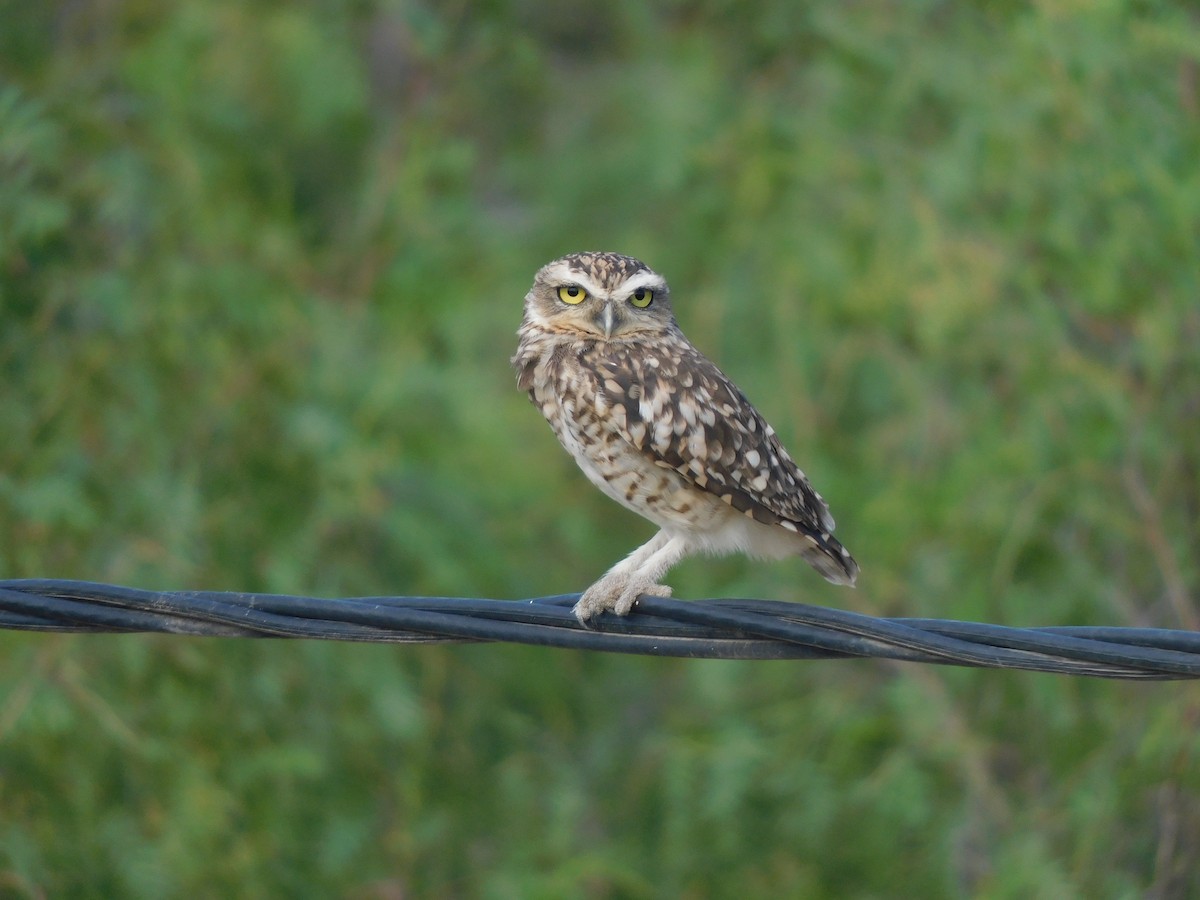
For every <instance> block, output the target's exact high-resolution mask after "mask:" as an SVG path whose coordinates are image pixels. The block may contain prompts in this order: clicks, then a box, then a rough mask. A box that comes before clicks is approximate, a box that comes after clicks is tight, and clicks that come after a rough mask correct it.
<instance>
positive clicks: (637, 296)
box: [629, 288, 654, 309]
mask: <svg viewBox="0 0 1200 900" xmlns="http://www.w3.org/2000/svg"><path fill="white" fill-rule="evenodd" d="M653 299H654V291H652V290H650V289H649V288H638V289H637V290H636V291H634V292H633V294H632V295H631V296H630V298H629V302H630V303H632V304H633V305H634V306H636V307H637V308H638V309H645V308H646V307H647V306H649V305H650V301H651V300H653Z"/></svg>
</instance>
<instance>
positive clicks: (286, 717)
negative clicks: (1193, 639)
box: [0, 0, 1200, 898]
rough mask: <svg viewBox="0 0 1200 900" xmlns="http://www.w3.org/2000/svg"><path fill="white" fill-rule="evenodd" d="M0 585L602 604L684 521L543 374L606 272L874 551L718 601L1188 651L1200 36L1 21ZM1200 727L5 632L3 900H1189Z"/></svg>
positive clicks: (607, 668)
mask: <svg viewBox="0 0 1200 900" xmlns="http://www.w3.org/2000/svg"><path fill="white" fill-rule="evenodd" d="M0 23H3V24H2V25H0V577H34V576H44V577H64V578H83V579H91V580H99V581H110V582H116V583H123V584H130V585H136V586H140V587H149V588H210V589H244V590H261V591H282V592H294V593H306V594H316V595H322V596H339V595H343V596H344V595H354V594H376V593H386V594H431V595H460V596H480V597H500V598H519V597H526V596H537V595H544V594H550V593H558V592H567V591H572V590H579V589H581V588H582V587H584V586H586V585H587V584H588V583H589V581H590V579H592V578H594V577H595V576H596V575H598V574H599V573H600V572H601V571H602V570H603V569H604V568H605V567H606V566H608V565H609V564H610V563H612V562H613V561H614V560H615V559H617V558H618V557H620V556H621V555H622V554H623V553H625V552H626V551H627V550H629V549H630V548H631V547H632V546H633V545H634V544H635V543H636V542H639V541H641V540H643V539H645V537H647V536H648V535H649V534H650V532H651V529H650V526H648V525H647V524H645V523H643V522H641V521H640V520H637V519H636V518H635V517H634V516H633V515H632V514H630V513H627V512H625V511H624V510H622V509H620V508H619V507H617V506H616V505H615V504H612V503H611V502H609V501H608V500H606V499H605V498H603V497H602V496H601V495H600V494H599V493H598V492H597V491H595V490H593V489H592V488H591V487H590V486H589V485H587V484H586V483H585V481H584V479H583V478H582V477H581V476H580V475H579V474H578V473H577V472H576V471H575V470H574V468H573V466H572V464H571V462H570V460H569V459H568V458H567V457H566V455H565V454H564V453H563V452H562V451H561V450H560V448H559V447H558V446H557V444H556V443H555V441H554V439H553V437H552V436H551V434H550V431H549V429H548V428H547V427H546V426H545V424H544V423H543V422H542V421H541V419H540V417H539V416H538V415H537V413H536V412H535V411H534V410H533V409H532V408H531V407H530V406H529V405H528V403H527V401H526V400H525V399H524V398H523V397H522V396H520V395H519V394H518V393H517V391H516V389H515V386H514V383H513V377H512V373H511V372H510V370H509V368H508V361H507V360H508V356H509V354H510V353H511V350H512V347H513V345H514V341H515V338H514V335H513V332H514V329H515V328H516V325H517V322H518V319H519V315H520V308H521V298H522V296H523V295H524V293H525V291H526V290H527V288H528V285H529V282H530V279H531V277H532V275H533V272H534V271H535V270H536V269H537V267H538V266H540V265H541V264H542V263H543V262H545V261H546V260H548V259H550V258H552V257H554V256H557V255H559V254H561V253H563V252H567V251H571V250H578V249H613V250H619V251H622V252H626V253H630V254H633V255H637V256H640V257H642V258H644V259H646V260H648V261H649V262H650V263H651V264H652V265H654V266H655V267H656V268H657V269H659V270H660V271H662V272H663V273H665V274H666V275H667V276H668V277H669V278H670V279H671V280H672V284H673V287H674V292H675V296H676V307H677V313H678V316H679V319H680V321H681V324H682V325H683V327H684V329H685V330H686V331H687V333H688V334H689V335H690V336H691V338H692V339H693V340H694V341H695V343H697V344H698V345H699V346H700V347H701V348H703V349H704V350H705V351H706V352H708V353H709V354H710V355H711V356H712V357H713V358H715V359H716V360H717V361H718V362H719V364H721V365H722V366H723V367H724V368H725V369H726V370H727V371H728V372H729V373H730V374H731V375H732V376H733V377H734V378H735V379H736V380H737V381H738V382H739V383H740V384H741V386H742V387H743V388H744V390H745V391H746V392H747V393H748V394H749V395H750V397H751V398H752V399H754V400H755V402H756V403H757V404H758V405H759V406H760V407H761V408H762V409H763V410H764V412H765V413H766V414H767V416H768V417H769V418H770V419H771V420H772V421H773V422H774V424H775V425H776V427H777V428H778V429H779V430H780V431H781V433H782V434H783V435H784V438H785V441H786V442H787V443H788V445H789V446H790V447H791V448H792V449H793V451H794V453H795V455H796V456H797V457H798V458H799V459H800V460H801V461H802V462H803V464H804V466H805V468H806V469H807V470H808V471H809V473H810V474H811V475H812V476H813V478H814V480H815V482H816V483H817V485H818V486H819V488H820V489H821V490H822V491H823V492H824V494H825V496H826V497H828V498H829V499H830V501H831V503H832V506H833V509H834V512H835V513H836V515H837V517H838V520H839V522H840V523H841V527H840V529H839V535H841V536H842V537H843V539H844V540H845V541H846V543H847V544H848V546H850V547H851V548H852V549H853V551H854V553H855V555H856V556H857V557H858V559H859V560H860V561H861V563H862V568H863V575H862V578H861V581H860V585H861V587H860V589H859V590H857V591H854V592H850V591H846V590H839V589H836V588H833V587H830V586H828V585H826V584H824V583H823V582H822V581H821V580H820V579H819V578H817V577H815V576H814V575H813V574H812V573H811V572H809V571H808V570H807V569H806V567H805V566H804V565H803V564H802V563H800V562H798V561H796V562H791V563H778V564H752V563H748V562H746V561H744V560H739V559H730V560H694V561H689V562H687V563H686V564H684V565H682V566H680V568H679V569H678V570H677V572H676V573H675V575H674V577H673V582H674V584H675V585H676V589H677V592H678V593H679V594H680V595H682V596H684V597H693V598H695V597H705V596H738V595H740V596H760V597H771V598H793V599H803V600H807V601H810V602H815V603H822V604H835V605H842V606H846V607H849V608H852V609H856V610H859V611H863V612H870V613H886V614H898V615H916V616H947V617H957V618H967V619H979V620H985V621H994V622H1001V623H1006V624H1013V625H1033V624H1068V623H1078V624H1085V623H1103V624H1129V625H1138V626H1163V627H1171V628H1178V627H1186V628H1194V627H1196V626H1197V622H1198V620H1200V610H1198V609H1197V604H1196V600H1197V597H1198V596H1200V554H1198V552H1197V551H1198V548H1200V428H1198V420H1200V77H1198V74H1197V72H1198V63H1200V19H1198V18H1197V17H1195V16H1194V15H1192V14H1190V13H1189V12H1188V11H1187V8H1186V7H1185V6H1184V5H1182V4H1179V5H1175V4H1169V3H1153V2H1136V3H1135V2H1120V0H1101V2H1097V3H1082V2H1072V0H1043V2H1037V3H1019V2H1009V3H989V4H967V3H947V2H931V0H923V2H906V3H888V4H882V3H880V4H865V3H858V4H850V3H840V2H822V3H812V4H797V3H788V2H776V3H761V4H743V3H733V2H723V0H708V2H706V0H699V2H672V3H665V4H661V5H657V6H656V5H652V4H646V3H644V2H642V0H624V2H616V3H611V4H584V3H580V2H578V0H570V2H566V3H555V4H549V3H545V4H538V3H531V2H514V3H487V4H480V5H473V4H467V3H451V4H438V3H433V2H410V0H398V2H397V0H393V2H386V0H378V2H370V0H358V2H349V0H347V2H334V0H326V2H317V0H309V2H288V3H284V2H245V0H193V2H189V3H181V4H170V3H167V4H163V3H158V2H150V0H104V2H101V0H82V2H71V3H40V2H33V0H0ZM1198 725H1200V693H1198V688H1197V686H1195V685H1191V684H1186V683H1180V684H1170V683H1167V684H1115V683H1108V682H1089V681H1083V680H1070V679H1065V678H1054V677H1049V676H1039V675H1030V674H1014V673H996V672H977V671H957V670H951V669H931V668H922V667H917V666H901V665H887V664H881V663H874V662H862V663H821V664H804V663H745V664H741V663H728V662H688V661H678V660H647V659H638V658H629V657H624V656H606V655H588V654H581V653H569V652H562V651H553V650H540V649H533V648H524V647H506V646H499V647H450V648H446V647H441V648H403V647H366V646H354V645H345V646H341V645H334V644H326V643H283V642H278V643H276V642H259V641H234V640H199V639H192V640H188V639H182V638H173V637H147V636H129V637H88V636H52V635H36V634H35V635H25V634H16V633H8V634H0V894H3V895H6V896H7V895H10V894H11V895H15V896H27V897H42V896H53V897H59V896H80V897H89V896H96V897H99V896H105V897H146V898H150V897H153V898H161V897H195V896H333V897H349V898H395V897H410V896H411V897H449V896H457V897H491V898H507V897H560V896H592V897H610V896H612V897H617V896H619V897H675V896H688V897H709V896H712V897H719V896H734V895H737V896H764V897H768V896H769V897H786V896H793V897H816V898H821V897H828V898H836V897H888V896H921V897H931V898H940V897H988V898H1002V897H1012V898H1030V897H1046V898H1072V897H1079V898H1095V897H1153V898H1175V897H1178V898H1183V897H1190V896H1196V895H1197V893H1200V874H1198V866H1200V863H1198V862H1197V860H1198V859H1200V741H1198V737H1197V728H1198Z"/></svg>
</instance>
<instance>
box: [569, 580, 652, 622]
mask: <svg viewBox="0 0 1200 900" xmlns="http://www.w3.org/2000/svg"><path fill="white" fill-rule="evenodd" d="M642 594H646V595H648V596H651V597H670V596H671V588H670V586H669V585H665V584H655V583H654V582H653V581H629V580H628V579H625V578H614V579H608V578H605V579H601V580H600V581H597V582H596V583H595V584H593V585H592V586H591V587H590V588H588V589H587V590H586V591H584V592H583V596H582V597H580V598H579V601H578V602H577V603H576V604H575V607H574V608H573V609H572V610H571V611H572V612H573V613H575V618H576V619H578V620H579V624H580V625H583V626H584V627H585V628H586V627H589V623H590V621H591V619H592V618H593V617H595V616H597V615H599V614H600V613H602V612H610V611H611V612H614V613H616V614H617V615H618V616H627V615H629V614H630V613H631V612H632V611H633V607H634V606H635V605H636V604H637V600H638V597H640V596H641V595H642Z"/></svg>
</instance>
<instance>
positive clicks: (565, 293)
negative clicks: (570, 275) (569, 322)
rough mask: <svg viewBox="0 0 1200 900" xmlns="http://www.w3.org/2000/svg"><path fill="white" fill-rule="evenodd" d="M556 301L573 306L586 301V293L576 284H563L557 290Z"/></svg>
mask: <svg viewBox="0 0 1200 900" xmlns="http://www.w3.org/2000/svg"><path fill="white" fill-rule="evenodd" d="M558 299H559V300H561V301H562V302H563V303H569V304H571V305H572V306H574V305H575V304H577V303H582V302H583V301H584V300H586V299H587V291H585V290H584V289H583V288H581V287H580V286H579V285H577V284H564V285H563V286H562V287H560V288H559V289H558Z"/></svg>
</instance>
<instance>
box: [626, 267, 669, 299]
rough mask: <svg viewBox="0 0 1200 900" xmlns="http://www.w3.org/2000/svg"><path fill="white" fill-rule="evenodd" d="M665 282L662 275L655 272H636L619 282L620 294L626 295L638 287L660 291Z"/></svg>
mask: <svg viewBox="0 0 1200 900" xmlns="http://www.w3.org/2000/svg"><path fill="white" fill-rule="evenodd" d="M666 284H667V283H666V282H665V281H664V280H663V277H662V276H661V275H658V274H657V273H655V272H638V273H637V274H636V275H633V276H631V277H630V278H628V279H626V280H625V281H623V282H621V296H623V297H628V296H629V295H630V294H632V293H633V292H634V291H636V290H638V289H639V288H645V287H648V288H653V289H654V290H656V291H661V290H662V289H663V288H665V287H666Z"/></svg>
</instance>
